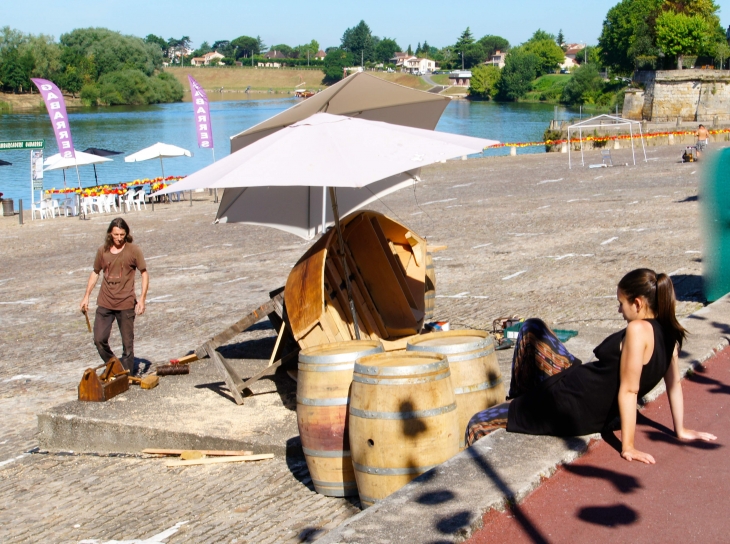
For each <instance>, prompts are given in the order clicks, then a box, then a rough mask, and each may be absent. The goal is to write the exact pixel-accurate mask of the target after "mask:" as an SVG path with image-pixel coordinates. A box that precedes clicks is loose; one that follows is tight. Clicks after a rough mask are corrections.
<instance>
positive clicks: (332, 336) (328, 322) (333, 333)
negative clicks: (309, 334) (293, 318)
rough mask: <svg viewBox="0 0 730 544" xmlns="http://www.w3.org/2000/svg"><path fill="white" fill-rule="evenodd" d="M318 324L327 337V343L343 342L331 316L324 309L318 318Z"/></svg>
mask: <svg viewBox="0 0 730 544" xmlns="http://www.w3.org/2000/svg"><path fill="white" fill-rule="evenodd" d="M319 324H320V325H321V326H322V331H323V332H324V334H325V336H326V337H327V341H328V342H330V343H331V342H344V338H342V336H341V335H340V330H339V329H338V328H337V325H336V324H335V322H334V321H333V320H332V316H331V315H330V314H329V312H328V311H327V308H326V307H325V309H324V311H323V312H322V315H321V316H320V318H319Z"/></svg>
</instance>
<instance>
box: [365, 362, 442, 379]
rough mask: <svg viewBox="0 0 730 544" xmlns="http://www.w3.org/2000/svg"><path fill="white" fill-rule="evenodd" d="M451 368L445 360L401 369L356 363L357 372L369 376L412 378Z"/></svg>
mask: <svg viewBox="0 0 730 544" xmlns="http://www.w3.org/2000/svg"><path fill="white" fill-rule="evenodd" d="M448 367H449V362H448V361H447V360H446V359H444V360H442V361H436V362H435V363H428V364H426V365H411V366H399V367H384V368H381V367H378V366H373V365H363V364H360V363H355V372H357V373H359V374H366V375H369V376H412V375H413V374H429V373H431V372H438V371H439V370H444V369H446V368H448Z"/></svg>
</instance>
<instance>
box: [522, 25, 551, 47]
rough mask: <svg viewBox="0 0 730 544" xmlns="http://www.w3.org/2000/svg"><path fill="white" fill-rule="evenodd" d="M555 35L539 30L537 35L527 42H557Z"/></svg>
mask: <svg viewBox="0 0 730 544" xmlns="http://www.w3.org/2000/svg"><path fill="white" fill-rule="evenodd" d="M556 39H557V38H556V37H555V34H550V33H549V32H545V31H544V30H543V29H541V28H538V29H537V30H536V31H535V33H534V34H533V35H532V37H531V38H530V39H529V40H527V41H528V42H541V41H543V40H550V41H551V42H554V41H556ZM556 45H557V44H556Z"/></svg>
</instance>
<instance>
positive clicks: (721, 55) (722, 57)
mask: <svg viewBox="0 0 730 544" xmlns="http://www.w3.org/2000/svg"><path fill="white" fill-rule="evenodd" d="M713 56H714V58H715V59H716V60H718V61H719V64H720V70H722V69H724V66H725V61H726V60H727V59H728V58H730V45H728V43H727V42H720V43H718V44H717V45H716V46H715V54H714V55H713Z"/></svg>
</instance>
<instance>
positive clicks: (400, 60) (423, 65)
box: [390, 53, 436, 74]
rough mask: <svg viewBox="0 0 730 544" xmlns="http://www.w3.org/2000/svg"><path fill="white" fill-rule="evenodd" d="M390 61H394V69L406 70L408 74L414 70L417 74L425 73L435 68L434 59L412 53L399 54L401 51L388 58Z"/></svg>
mask: <svg viewBox="0 0 730 544" xmlns="http://www.w3.org/2000/svg"><path fill="white" fill-rule="evenodd" d="M390 61H391V62H394V63H395V67H396V69H400V71H401V72H407V73H409V74H413V73H416V72H418V73H419V74H425V73H429V72H433V71H434V70H435V69H436V62H435V61H433V60H431V59H425V58H419V57H416V56H414V55H406V54H402V55H401V53H396V54H395V57H393V58H392V59H390Z"/></svg>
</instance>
